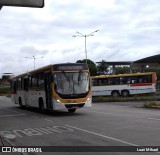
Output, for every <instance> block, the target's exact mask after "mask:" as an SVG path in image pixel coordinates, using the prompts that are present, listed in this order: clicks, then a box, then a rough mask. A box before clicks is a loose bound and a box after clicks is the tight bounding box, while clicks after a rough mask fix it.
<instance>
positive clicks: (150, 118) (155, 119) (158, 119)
mask: <svg viewBox="0 0 160 155" xmlns="http://www.w3.org/2000/svg"><path fill="white" fill-rule="evenodd" d="M147 119H151V120H156V121H160V119H158V118H147Z"/></svg>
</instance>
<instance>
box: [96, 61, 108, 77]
mask: <svg viewBox="0 0 160 155" xmlns="http://www.w3.org/2000/svg"><path fill="white" fill-rule="evenodd" d="M97 68H98V74H99V75H106V74H107V73H108V72H109V66H108V65H107V63H106V61H104V60H102V62H101V63H99V64H98V66H97Z"/></svg>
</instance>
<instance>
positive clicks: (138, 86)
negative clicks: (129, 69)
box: [91, 72, 157, 97]
mask: <svg viewBox="0 0 160 155" xmlns="http://www.w3.org/2000/svg"><path fill="white" fill-rule="evenodd" d="M91 79H92V96H106V95H111V96H113V97H118V96H123V97H127V96H129V95H134V94H144V93H154V92H156V80H157V77H156V73H155V72H148V73H134V74H119V75H105V76H92V77H91Z"/></svg>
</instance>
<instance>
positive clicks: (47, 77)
mask: <svg viewBox="0 0 160 155" xmlns="http://www.w3.org/2000/svg"><path fill="white" fill-rule="evenodd" d="M51 79H52V76H51V73H45V94H46V107H47V109H53V103H52V80H51Z"/></svg>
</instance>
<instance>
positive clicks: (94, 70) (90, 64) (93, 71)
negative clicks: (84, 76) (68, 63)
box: [76, 59, 97, 76]
mask: <svg viewBox="0 0 160 155" xmlns="http://www.w3.org/2000/svg"><path fill="white" fill-rule="evenodd" d="M76 63H86V59H84V60H78V61H77V62H76ZM87 65H88V67H89V72H90V75H91V76H95V75H97V66H96V64H95V63H94V62H93V61H91V60H89V59H87Z"/></svg>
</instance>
